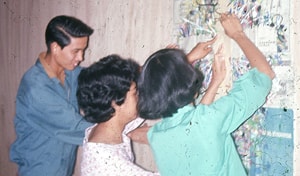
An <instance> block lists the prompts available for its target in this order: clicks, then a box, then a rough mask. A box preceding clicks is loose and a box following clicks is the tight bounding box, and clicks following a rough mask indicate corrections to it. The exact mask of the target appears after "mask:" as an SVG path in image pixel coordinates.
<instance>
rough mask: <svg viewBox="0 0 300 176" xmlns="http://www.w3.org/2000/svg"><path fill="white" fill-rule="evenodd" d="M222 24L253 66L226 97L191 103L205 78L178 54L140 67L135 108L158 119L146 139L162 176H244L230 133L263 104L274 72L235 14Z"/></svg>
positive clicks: (161, 55)
mask: <svg viewBox="0 0 300 176" xmlns="http://www.w3.org/2000/svg"><path fill="white" fill-rule="evenodd" d="M220 22H221V24H222V26H223V27H224V30H225V33H226V34H227V36H228V37H230V38H232V39H233V40H235V41H236V42H237V44H238V45H239V46H240V48H241V49H242V50H243V52H244V54H245V55H246V57H247V58H248V60H249V62H250V65H251V67H252V69H251V70H250V71H249V72H248V73H246V74H244V75H243V76H242V77H241V78H240V79H239V80H237V81H235V82H234V84H233V87H232V89H231V90H230V91H229V92H228V94H227V95H226V96H223V97H221V98H219V99H218V100H216V101H215V102H213V103H212V104H210V105H204V104H196V105H195V103H194V101H195V97H197V95H198V94H199V90H200V88H201V86H202V80H203V78H201V77H203V75H202V74H201V73H199V72H197V71H196V70H195V69H194V68H193V67H192V66H191V65H190V64H189V63H188V62H186V59H189V58H187V56H186V55H185V54H184V52H183V51H181V50H178V49H163V50H159V51H157V52H155V53H154V54H152V55H151V56H150V57H149V58H148V59H147V61H146V62H145V64H144V66H143V68H142V71H141V76H140V79H139V82H138V89H139V102H138V109H139V113H140V116H141V117H143V118H146V119H157V118H162V120H161V121H160V122H158V123H157V124H155V125H154V126H153V127H152V128H150V130H149V131H148V133H147V135H148V141H149V144H150V146H151V148H152V151H153V153H154V158H155V161H156V164H157V166H158V170H159V172H160V174H161V175H163V176H176V175H180V176H181V175H182V176H187V175H195V176H201V175H222V176H224V175H228V176H235V175H239V176H242V175H246V172H245V169H244V167H243V164H242V162H241V159H240V157H239V155H238V153H237V151H236V147H235V144H234V141H233V139H232V137H231V133H232V132H233V131H234V130H235V129H237V128H238V127H239V126H240V125H241V124H242V123H243V122H244V121H246V120H247V119H248V118H249V117H250V116H251V115H252V114H253V113H254V112H255V111H256V110H257V109H258V108H259V107H260V106H262V105H263V104H264V102H265V101H266V97H267V95H268V93H269V91H270V90H271V86H272V79H273V78H274V76H275V74H274V72H273V70H272V68H271V67H270V65H269V64H268V62H267V61H266V59H265V56H264V55H263V54H262V53H261V52H260V51H259V50H258V49H257V47H256V46H255V45H254V44H253V43H252V42H251V41H250V40H249V38H248V37H247V36H246V35H245V33H244V32H243V29H242V26H241V25H240V21H239V19H238V18H237V17H236V16H235V15H232V14H221V17H220ZM221 58H222V53H221V51H218V53H217V54H216V56H215V59H221Z"/></svg>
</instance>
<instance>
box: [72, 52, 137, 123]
mask: <svg viewBox="0 0 300 176" xmlns="http://www.w3.org/2000/svg"><path fill="white" fill-rule="evenodd" d="M138 75H139V65H138V63H136V62H135V61H133V60H131V59H127V60H125V59H122V58H121V57H120V56H118V55H109V56H107V57H104V58H102V59H100V60H99V61H98V62H96V63H94V64H92V65H91V66H89V67H87V68H84V69H83V70H82V71H81V72H80V74H79V77H78V89H77V94H76V95H77V100H78V105H79V108H80V109H81V111H82V112H83V115H84V118H85V119H86V120H87V121H88V122H92V123H101V122H105V121H107V120H109V119H110V118H111V117H112V116H113V114H114V112H115V109H114V108H113V107H112V102H113V101H114V102H115V103H116V104H117V105H121V104H123V103H124V100H125V98H126V93H127V92H128V91H129V89H130V86H131V83H132V82H137V79H138Z"/></svg>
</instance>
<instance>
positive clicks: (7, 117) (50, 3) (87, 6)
mask: <svg viewBox="0 0 300 176" xmlns="http://www.w3.org/2000/svg"><path fill="white" fill-rule="evenodd" d="M220 1H222V0H220ZM223 1H224V2H225V0H223ZM226 2H227V1H226ZM299 8H300V1H299V0H294V1H293V10H294V9H299ZM295 11H297V10H295ZM61 14H66V15H72V16H75V17H78V18H80V19H81V20H82V21H84V22H86V23H87V24H89V25H90V26H91V27H92V28H94V30H95V32H94V34H93V35H92V36H91V38H90V43H89V48H88V50H87V51H86V56H85V61H84V62H83V63H82V65H83V66H87V65H89V64H91V63H92V62H94V61H96V60H98V59H99V58H101V57H103V56H106V55H108V54H112V53H117V54H120V55H121V56H123V57H126V58H129V57H130V58H134V59H135V60H137V61H138V62H139V63H141V64H142V63H143V62H144V60H145V59H146V57H147V56H149V54H151V53H152V52H153V51H155V50H157V49H160V48H162V47H165V46H166V45H167V44H169V43H172V41H173V36H172V32H173V19H172V18H173V0H1V1H0V20H1V26H0V59H1V62H0V82H1V83H0V139H1V142H0V156H1V157H0V176H14V175H16V173H17V167H16V165H15V164H14V163H11V162H10V161H9V157H8V151H9V147H10V144H11V143H12V142H13V140H14V139H15V133H14V126H13V118H14V113H15V95H16V92H17V88H18V85H19V81H20V79H21V77H22V75H23V73H24V72H25V71H26V70H27V69H28V68H29V67H30V66H31V65H32V64H33V63H34V62H35V60H36V58H37V56H38V54H39V52H41V51H44V50H45V48H46V46H45V43H44V32H45V27H46V25H47V23H48V22H49V20H50V19H51V18H52V17H54V16H56V15H61ZM294 14H296V13H294ZM299 16H300V15H299V14H298V15H297V16H296V15H294V16H293V21H292V22H291V23H292V24H291V26H292V27H293V29H294V30H293V33H292V34H291V37H293V39H292V40H291V41H292V42H291V43H292V48H293V49H294V50H293V56H299V55H300V50H299V48H300V37H299V35H300V28H299V22H300V18H299ZM294 64H296V65H298V66H299V65H300V61H299V59H295V62H294ZM295 71H297V72H298V73H297V74H296V79H297V80H300V78H299V71H300V70H299V68H296V69H295ZM295 85H296V96H295V102H296V106H298V109H295V117H296V121H295V136H294V137H295V164H294V169H295V174H294V175H300V171H299V168H298V169H297V167H296V165H297V164H298V165H299V163H300V162H299V155H300V154H299V143H300V142H299V131H300V130H299V127H300V123H299V118H300V115H299V114H300V113H299V111H300V110H299V107H300V103H299V102H300V90H299V89H300V88H299V87H300V83H299V81H298V82H296V81H295ZM297 128H298V129H297ZM135 149H136V151H137V161H138V162H139V163H140V164H141V165H143V166H144V167H146V168H149V169H155V164H154V163H153V162H152V161H151V162H150V163H149V162H148V161H149V157H150V158H151V157H152V156H151V153H150V151H149V148H148V147H147V146H137V145H135ZM77 166H78V165H77ZM75 175H79V174H78V167H77V169H76V173H75Z"/></svg>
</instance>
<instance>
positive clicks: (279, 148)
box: [234, 108, 294, 176]
mask: <svg viewBox="0 0 300 176" xmlns="http://www.w3.org/2000/svg"><path fill="white" fill-rule="evenodd" d="M234 137H235V140H236V144H237V148H238V151H239V153H240V155H241V158H242V160H243V162H244V165H245V167H246V169H247V170H248V172H249V175H250V176H292V175H293V146H294V145H293V139H294V137H293V111H292V110H291V109H282V108H261V109H259V110H258V111H257V112H256V113H255V114H254V115H253V117H251V118H250V119H249V120H248V121H247V122H246V123H245V124H244V125H242V126H241V127H240V128H239V129H238V130H237V131H236V132H235V133H234Z"/></svg>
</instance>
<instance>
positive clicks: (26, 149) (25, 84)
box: [10, 59, 92, 176]
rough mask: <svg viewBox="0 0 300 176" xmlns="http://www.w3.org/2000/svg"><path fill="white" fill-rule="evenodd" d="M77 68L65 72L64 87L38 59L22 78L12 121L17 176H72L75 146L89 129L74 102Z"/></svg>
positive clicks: (13, 158) (11, 152) (13, 151)
mask: <svg viewBox="0 0 300 176" xmlns="http://www.w3.org/2000/svg"><path fill="white" fill-rule="evenodd" d="M80 70H81V68H80V67H77V68H75V69H74V70H73V71H65V74H66V77H65V82H64V85H61V84H60V81H59V80H58V79H57V78H49V77H48V75H47V73H46V72H45V70H44V68H43V66H42V64H41V62H40V60H39V59H38V60H37V61H36V63H35V65H33V66H32V67H31V68H30V69H29V70H28V71H27V72H26V73H25V74H24V76H23V78H22V80H21V83H20V86H19V89H18V93H17V97H16V115H15V119H14V123H15V129H16V135H17V139H16V141H15V142H14V143H13V144H12V145H11V149H10V158H11V160H12V161H13V162H16V163H17V164H18V165H19V173H18V174H19V175H22V176H25V175H30V176H35V175H37V176H41V175H49V176H50V175H51V176H54V175H59V176H60V175H61V176H69V175H72V173H73V169H74V164H75V160H76V151H77V146H78V145H81V144H82V140H83V137H84V130H85V129H86V128H87V127H88V126H91V125H92V124H91V123H88V122H86V121H85V120H84V119H83V118H82V116H80V115H79V110H78V104H77V99H76V89H77V77H78V74H79V73H80Z"/></svg>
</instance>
